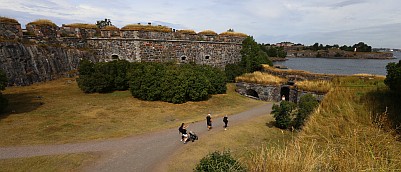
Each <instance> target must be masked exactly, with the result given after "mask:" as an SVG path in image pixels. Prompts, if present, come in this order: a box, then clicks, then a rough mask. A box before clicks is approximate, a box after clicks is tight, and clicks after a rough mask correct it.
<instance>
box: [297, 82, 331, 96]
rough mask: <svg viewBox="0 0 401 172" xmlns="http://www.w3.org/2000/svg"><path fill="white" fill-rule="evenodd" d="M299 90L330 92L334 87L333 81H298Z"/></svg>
mask: <svg viewBox="0 0 401 172" xmlns="http://www.w3.org/2000/svg"><path fill="white" fill-rule="evenodd" d="M296 85H297V86H298V89H299V90H304V91H312V92H319V93H328V92H329V91H330V90H331V89H332V88H333V83H332V82H331V81H325V80H305V81H299V82H296Z"/></svg>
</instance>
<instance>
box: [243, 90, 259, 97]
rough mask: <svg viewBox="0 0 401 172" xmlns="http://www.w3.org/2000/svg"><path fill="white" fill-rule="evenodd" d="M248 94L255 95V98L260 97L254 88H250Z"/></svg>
mask: <svg viewBox="0 0 401 172" xmlns="http://www.w3.org/2000/svg"><path fill="white" fill-rule="evenodd" d="M246 95H247V96H251V97H254V98H259V94H258V92H256V91H255V90H253V89H248V90H246Z"/></svg>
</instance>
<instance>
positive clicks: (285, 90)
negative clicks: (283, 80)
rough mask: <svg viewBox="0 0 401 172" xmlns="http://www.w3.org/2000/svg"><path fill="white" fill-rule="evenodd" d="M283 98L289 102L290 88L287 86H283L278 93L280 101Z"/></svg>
mask: <svg viewBox="0 0 401 172" xmlns="http://www.w3.org/2000/svg"><path fill="white" fill-rule="evenodd" d="M283 96H284V97H285V101H289V100H290V86H288V85H283V86H282V87H281V91H280V100H281V97H283Z"/></svg>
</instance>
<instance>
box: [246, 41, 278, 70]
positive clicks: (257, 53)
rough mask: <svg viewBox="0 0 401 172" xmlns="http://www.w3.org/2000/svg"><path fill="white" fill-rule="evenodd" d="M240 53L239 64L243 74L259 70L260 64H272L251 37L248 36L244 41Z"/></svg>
mask: <svg viewBox="0 0 401 172" xmlns="http://www.w3.org/2000/svg"><path fill="white" fill-rule="evenodd" d="M240 53H241V56H242V58H241V62H240V64H241V66H242V67H243V68H244V72H245V73H252V72H254V71H258V70H261V64H269V65H271V64H272V63H271V61H270V60H269V58H268V56H267V54H266V53H265V52H263V51H262V50H261V49H260V47H259V45H258V43H256V42H255V40H254V39H253V37H250V36H248V37H247V38H245V39H244V41H243V42H242V49H241V51H240Z"/></svg>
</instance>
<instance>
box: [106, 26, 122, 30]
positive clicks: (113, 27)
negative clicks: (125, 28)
mask: <svg viewBox="0 0 401 172" xmlns="http://www.w3.org/2000/svg"><path fill="white" fill-rule="evenodd" d="M102 30H116V31H119V30H120V29H119V28H118V27H115V26H106V27H104V28H102Z"/></svg>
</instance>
